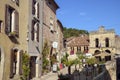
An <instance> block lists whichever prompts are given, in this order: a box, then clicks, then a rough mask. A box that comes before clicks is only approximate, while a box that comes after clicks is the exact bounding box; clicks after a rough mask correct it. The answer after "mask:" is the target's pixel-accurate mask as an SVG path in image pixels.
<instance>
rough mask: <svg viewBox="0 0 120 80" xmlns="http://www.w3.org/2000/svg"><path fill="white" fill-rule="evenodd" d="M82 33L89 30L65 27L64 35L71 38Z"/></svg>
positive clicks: (86, 32)
mask: <svg viewBox="0 0 120 80" xmlns="http://www.w3.org/2000/svg"><path fill="white" fill-rule="evenodd" d="M80 34H87V35H88V34H89V33H88V31H86V30H79V29H75V28H66V27H64V28H63V35H64V38H69V37H72V36H76V37H77V36H79V35H80Z"/></svg>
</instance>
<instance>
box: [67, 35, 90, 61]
mask: <svg viewBox="0 0 120 80" xmlns="http://www.w3.org/2000/svg"><path fill="white" fill-rule="evenodd" d="M88 47H89V37H88V35H80V36H79V37H70V38H68V39H67V40H66V48H67V53H68V54H69V58H71V59H75V58H76V57H77V56H76V53H77V52H79V51H80V52H82V53H84V54H85V53H88V51H89V49H88Z"/></svg>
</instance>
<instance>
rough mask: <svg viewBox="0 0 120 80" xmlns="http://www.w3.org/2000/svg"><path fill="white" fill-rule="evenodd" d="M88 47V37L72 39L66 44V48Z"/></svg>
mask: <svg viewBox="0 0 120 80" xmlns="http://www.w3.org/2000/svg"><path fill="white" fill-rule="evenodd" d="M88 45H89V37H88V36H80V37H72V39H71V40H69V41H68V42H67V46H88Z"/></svg>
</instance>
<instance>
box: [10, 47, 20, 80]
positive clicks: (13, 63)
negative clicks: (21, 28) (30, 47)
mask: <svg viewBox="0 0 120 80" xmlns="http://www.w3.org/2000/svg"><path fill="white" fill-rule="evenodd" d="M17 52H18V50H17V49H12V50H11V61H10V62H11V64H10V78H13V77H14V75H15V74H16V68H17V67H16V66H17Z"/></svg>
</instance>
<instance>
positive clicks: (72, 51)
mask: <svg viewBox="0 0 120 80" xmlns="http://www.w3.org/2000/svg"><path fill="white" fill-rule="evenodd" d="M73 54H74V47H71V51H70V55H73Z"/></svg>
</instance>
